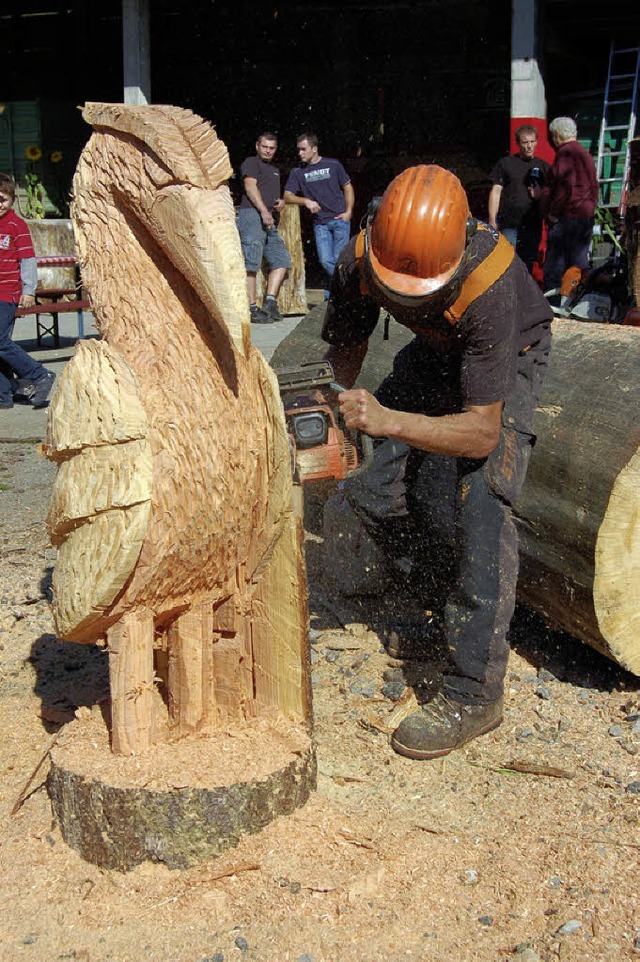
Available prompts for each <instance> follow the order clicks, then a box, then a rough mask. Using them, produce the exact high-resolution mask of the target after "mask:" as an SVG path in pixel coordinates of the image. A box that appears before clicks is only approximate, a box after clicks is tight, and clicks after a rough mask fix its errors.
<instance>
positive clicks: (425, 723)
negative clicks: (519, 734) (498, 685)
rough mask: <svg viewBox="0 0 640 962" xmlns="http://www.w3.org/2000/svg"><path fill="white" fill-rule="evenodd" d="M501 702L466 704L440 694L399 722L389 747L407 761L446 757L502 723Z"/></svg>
mask: <svg viewBox="0 0 640 962" xmlns="http://www.w3.org/2000/svg"><path fill="white" fill-rule="evenodd" d="M502 707H503V699H502V698H498V700H497V701H493V702H491V703H490V704H488V705H465V704H462V703H461V702H457V701H451V700H450V699H449V698H447V696H446V695H444V694H443V693H442V692H439V693H438V694H437V695H436V697H435V698H434V699H433V701H430V702H428V704H426V705H423V706H422V707H421V709H420V711H417V712H414V713H413V715H409V717H408V718H405V720H404V721H403V722H400V724H399V725H398V727H397V728H396V730H395V731H394V733H393V735H392V736H391V747H392V748H393V750H394V751H396V752H398V754H399V755H406V757H407V758H415V759H419V760H428V759H430V758H439V757H440V756H441V755H448V754H449V752H452V751H453V750H454V748H461V747H462V746H463V745H466V743H467V742H469V741H471V739H472V738H477V737H478V735H484V734H486V733H487V732H490V731H491V730H492V729H494V728H497V727H498V725H499V724H500V723H501V721H502Z"/></svg>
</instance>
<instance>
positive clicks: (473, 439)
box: [338, 388, 502, 458]
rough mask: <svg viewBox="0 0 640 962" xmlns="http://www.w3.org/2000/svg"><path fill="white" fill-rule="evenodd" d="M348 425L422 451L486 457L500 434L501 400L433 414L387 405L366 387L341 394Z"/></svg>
mask: <svg viewBox="0 0 640 962" xmlns="http://www.w3.org/2000/svg"><path fill="white" fill-rule="evenodd" d="M338 400H339V402H340V412H341V414H342V416H343V417H344V420H345V424H346V425H347V427H348V428H352V429H354V430H358V431H363V432H364V433H365V434H369V435H370V436H371V437H374V438H395V439H396V440H398V441H404V442H405V444H410V445H411V446H412V447H414V448H418V449H419V450H421V451H430V452H432V453H433V454H444V455H448V456H449V457H456V458H486V457H488V455H489V454H491V452H492V451H493V449H494V448H495V446H496V444H497V443H498V438H499V437H500V424H501V414H502V401H496V402H495V403H493V404H488V405H478V406H470V407H468V408H467V409H466V410H465V411H462V412H461V413H460V414H445V415H440V416H437V417H431V416H429V415H426V414H412V413H409V412H407V411H395V410H393V409H392V408H387V407H384V406H383V405H382V404H380V402H379V401H378V400H377V399H376V398H375V397H374V396H373V395H372V394H370V393H369V391H366V390H364V389H363V388H357V389H355V390H351V391H345V392H344V393H343V394H340V396H339V398H338Z"/></svg>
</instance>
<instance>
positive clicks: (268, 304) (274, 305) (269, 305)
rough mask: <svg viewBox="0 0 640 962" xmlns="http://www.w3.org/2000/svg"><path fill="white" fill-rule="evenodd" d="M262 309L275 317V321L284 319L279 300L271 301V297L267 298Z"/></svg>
mask: <svg viewBox="0 0 640 962" xmlns="http://www.w3.org/2000/svg"><path fill="white" fill-rule="evenodd" d="M262 310H263V312H264V313H265V314H268V315H269V317H271V318H273V320H274V321H281V320H283V317H282V314H281V313H280V311H279V309H278V302H277V301H270V300H269V299H267V300H265V302H264V304H263V305H262Z"/></svg>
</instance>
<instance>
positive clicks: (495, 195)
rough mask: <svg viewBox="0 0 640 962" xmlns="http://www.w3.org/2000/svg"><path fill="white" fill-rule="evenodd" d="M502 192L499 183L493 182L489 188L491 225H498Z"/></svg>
mask: <svg viewBox="0 0 640 962" xmlns="http://www.w3.org/2000/svg"><path fill="white" fill-rule="evenodd" d="M501 193H502V187H501V186H500V185H499V184H494V185H493V187H492V188H491V192H490V194H489V202H488V208H489V223H490V224H491V226H492V227H497V225H498V210H499V209H500V195H501Z"/></svg>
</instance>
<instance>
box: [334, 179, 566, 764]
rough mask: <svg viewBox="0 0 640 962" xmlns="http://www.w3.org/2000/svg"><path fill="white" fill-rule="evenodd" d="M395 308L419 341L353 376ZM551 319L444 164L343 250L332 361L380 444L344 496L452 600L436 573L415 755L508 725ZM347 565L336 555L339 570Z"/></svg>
mask: <svg viewBox="0 0 640 962" xmlns="http://www.w3.org/2000/svg"><path fill="white" fill-rule="evenodd" d="M381 307H382V308H383V309H386V310H387V311H388V312H389V313H390V314H391V315H392V316H393V318H394V319H395V320H396V321H398V322H399V323H401V324H403V325H404V326H405V327H408V328H410V329H411V331H412V332H413V333H414V335H415V337H414V339H413V340H412V341H411V342H410V343H409V344H408V345H407V346H406V347H405V348H403V349H402V350H401V351H400V352H399V353H398V354H397V355H396V357H395V359H394V363H393V370H392V371H391V373H390V374H389V375H388V377H387V378H385V380H384V381H383V382H382V384H381V386H380V387H379V388H378V390H377V391H376V393H375V395H372V394H370V393H369V392H368V391H366V390H364V389H355V390H354V389H353V384H354V383H355V381H356V379H357V377H358V374H359V372H360V369H361V366H362V363H363V361H364V358H365V356H366V353H367V349H368V341H369V338H370V336H371V334H372V333H373V330H374V328H375V327H376V324H377V323H378V320H379V316H380V308H381ZM551 317H552V313H551V310H550V308H549V306H548V304H547V302H546V300H545V299H544V297H543V295H542V294H541V292H540V290H539V289H538V287H537V285H536V284H535V282H534V281H533V279H532V277H531V276H530V275H529V274H528V273H527V270H526V268H525V266H524V264H523V263H522V261H521V260H520V259H519V258H517V257H515V255H514V249H513V247H512V246H511V245H510V244H509V243H508V242H507V241H506V240H505V239H504V238H502V237H501V236H500V235H499V234H498V233H497V232H494V231H493V230H491V229H490V228H489V227H487V226H486V225H482V224H478V223H477V222H476V221H475V220H474V219H473V218H472V217H471V215H470V213H469V206H468V201H467V197H466V195H465V192H464V190H463V188H462V185H461V183H460V181H459V180H458V179H457V177H455V176H454V175H453V174H452V173H450V172H449V171H447V170H444V169H443V168H441V167H437V166H434V165H431V166H419V167H412V168H409V169H408V170H405V171H404V172H403V173H402V174H400V175H399V176H398V177H396V178H395V179H394V180H393V181H392V182H391V184H390V185H389V187H388V188H387V190H386V191H385V193H384V195H383V197H382V200H381V202H380V205H379V206H378V208H377V209H376V210H375V212H374V213H373V214H372V215H371V216H370V217H369V219H368V223H367V227H366V229H365V230H364V231H363V232H362V233H361V234H360V235H358V237H356V238H353V239H352V240H351V242H350V243H349V245H348V246H347V247H346V248H345V249H344V251H343V252H342V254H341V256H340V258H339V260H338V264H337V267H336V271H335V273H334V277H333V283H332V287H331V295H330V298H329V301H328V305H327V311H326V315H325V320H324V326H323V331H322V336H323V338H324V340H325V341H327V342H328V343H329V345H330V347H329V350H328V352H327V359H328V360H330V361H331V363H332V365H333V368H334V373H335V376H336V380H337V381H338V382H339V383H340V384H343V385H346V387H347V390H346V391H344V392H343V393H341V394H340V395H339V398H338V400H339V403H340V411H341V413H342V416H343V418H344V421H345V424H346V426H347V427H348V428H350V429H354V430H359V431H363V432H364V433H366V434H368V435H370V436H372V437H374V438H376V439H377V444H376V446H375V450H374V461H373V465H372V467H371V468H370V469H369V470H368V471H366V472H364V473H361V474H359V475H357V476H354V475H351V476H350V477H348V478H347V479H346V481H345V482H344V485H343V489H342V495H343V496H344V497H345V498H346V502H347V503H348V507H349V508H350V509H351V515H350V517H351V519H352V521H354V522H355V523H354V524H353V527H354V528H356V529H358V523H359V525H360V528H359V529H358V533H357V535H356V537H357V538H362V536H363V535H364V536H365V537H366V535H369V536H370V538H371V539H372V540H373V541H374V542H375V544H376V545H377V546H378V548H381V549H382V551H383V552H384V554H385V556H386V558H387V563H388V569H389V571H393V570H394V569H395V570H398V571H402V572H403V579H404V580H405V581H406V580H407V578H408V583H409V584H410V585H411V584H413V585H414V586H415V591H416V592H421V594H420V600H421V603H422V607H423V608H428V609H431V610H434V611H437V609H438V601H437V597H436V596H434V595H431V596H429V597H427V596H425V594H424V590H425V585H426V582H425V580H424V574H425V571H426V573H427V574H428V576H429V577H430V578H431V581H432V582H433V583H434V584H432V585H431V586H430V588H429V590H430V591H435V592H436V593H439V594H440V595H441V596H442V598H443V602H444V603H443V605H442V610H441V611H440V612H439V613H438V616H437V619H436V621H437V620H438V619H439V623H440V627H441V630H442V634H443V636H444V641H445V643H446V649H447V651H448V658H449V660H448V664H447V665H446V666H445V667H444V668H443V671H442V678H441V686H440V691H439V693H438V694H437V695H436V697H435V698H434V699H433V700H432V701H430V702H428V703H427V704H426V705H423V706H422V707H421V708H420V709H419V711H417V712H415V713H414V714H412V715H410V716H409V717H408V718H406V719H405V720H404V721H403V722H401V724H400V725H399V726H398V728H397V729H396V731H395V732H394V734H393V736H392V742H391V743H392V746H393V748H394V749H395V750H396V751H397V752H399V753H400V754H403V755H406V756H407V757H409V758H414V759H429V758H436V757H438V756H440V755H445V754H447V753H448V752H450V751H452V750H453V749H455V748H458V747H460V746H461V745H463V744H465V743H466V742H467V741H469V740H470V739H471V738H474V737H476V736H477V735H482V734H484V733H485V732H488V731H490V730H491V729H493V728H495V727H497V726H498V725H499V724H500V722H501V720H502V699H503V682H504V675H505V671H506V666H507V659H508V653H509V646H508V642H507V630H508V628H509V623H510V621H511V617H512V615H513V610H514V606H515V586H516V576H517V560H518V548H517V537H516V531H515V526H514V522H513V519H512V516H511V508H512V506H513V504H514V503H515V501H516V499H517V497H518V495H519V493H520V490H521V487H522V484H523V482H524V478H525V474H526V470H527V466H528V462H529V457H530V454H531V449H532V446H533V443H534V440H535V438H534V435H533V431H532V423H533V413H534V410H535V407H536V403H537V400H538V397H539V395H540V390H541V386H542V381H543V379H544V375H545V372H546V367H547V359H548V354H549V349H550V322H551ZM421 475H422V476H423V477H424V476H426V477H427V479H428V481H429V484H428V485H426V487H424V488H419V486H418V480H419V478H420V476H421ZM436 479H438V480H437V481H436ZM425 492H426V493H425ZM342 516H343V517H345V518H348V517H349V512H348V509H347V510H346V513H344V512H343V515H342ZM354 516H355V519H354ZM345 534H346V530H345ZM338 568H339V565H338V560H337V559H333V569H334V574H337V576H338V579H339V577H340V572H339V570H338ZM407 572H408V575H407ZM423 644H424V646H425V648H426V646H427V645H428V641H427V639H424V640H423Z"/></svg>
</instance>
